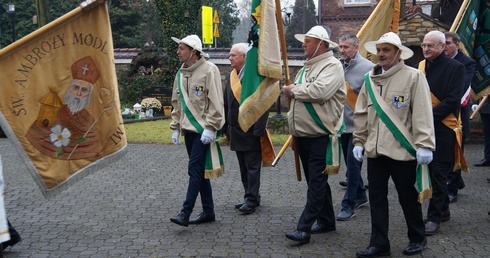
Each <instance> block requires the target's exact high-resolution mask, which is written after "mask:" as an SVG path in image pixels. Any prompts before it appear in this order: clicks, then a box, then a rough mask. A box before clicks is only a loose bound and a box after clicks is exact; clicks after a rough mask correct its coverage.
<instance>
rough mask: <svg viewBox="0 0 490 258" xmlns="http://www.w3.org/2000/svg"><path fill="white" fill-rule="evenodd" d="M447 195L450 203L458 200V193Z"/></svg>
mask: <svg viewBox="0 0 490 258" xmlns="http://www.w3.org/2000/svg"><path fill="white" fill-rule="evenodd" d="M447 197H448V198H449V202H450V203H453V202H457V201H458V195H456V194H448V195H447Z"/></svg>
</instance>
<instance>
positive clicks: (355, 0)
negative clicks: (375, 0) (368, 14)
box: [344, 0, 371, 5]
mask: <svg viewBox="0 0 490 258" xmlns="http://www.w3.org/2000/svg"><path fill="white" fill-rule="evenodd" d="M344 3H345V4H346V5H347V4H369V3H371V0H344Z"/></svg>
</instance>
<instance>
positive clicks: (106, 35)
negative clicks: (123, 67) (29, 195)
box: [0, 0, 127, 197]
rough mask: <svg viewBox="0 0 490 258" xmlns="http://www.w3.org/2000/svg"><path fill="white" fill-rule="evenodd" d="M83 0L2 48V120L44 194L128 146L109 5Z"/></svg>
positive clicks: (97, 167) (59, 187)
mask: <svg viewBox="0 0 490 258" xmlns="http://www.w3.org/2000/svg"><path fill="white" fill-rule="evenodd" d="M89 2H92V3H89ZM84 3H85V4H83V6H84V7H83V8H82V7H79V8H77V9H75V10H73V11H72V12H70V13H68V14H66V15H64V16H63V17H60V18H59V19H57V20H55V21H53V22H51V23H50V24H48V25H46V26H44V27H42V28H40V29H39V30H37V31H35V32H33V33H31V34H29V35H27V36H26V37H24V38H22V39H20V40H18V41H17V42H14V43H13V44H12V45H9V46H7V47H6V48H4V49H2V50H1V51H0V67H1V69H0V71H1V72H0V81H1V82H2V94H0V112H1V114H0V124H1V126H2V128H3V130H4V131H5V133H6V134H7V136H8V138H9V139H10V140H11V141H12V142H13V144H14V146H15V148H16V149H17V150H18V153H19V154H20V155H21V156H22V158H23V160H24V161H25V163H26V164H27V166H28V168H29V171H30V172H31V175H32V177H33V178H34V180H35V181H36V183H37V184H38V186H39V187H40V188H41V190H42V192H43V194H44V196H45V197H51V196H53V195H54V194H56V193H59V192H60V191H61V190H63V189H66V188H67V187H68V186H69V185H71V184H73V183H75V182H76V181H78V180H80V179H81V178H83V177H84V176H86V175H88V174H89V173H91V172H94V171H96V170H98V169H100V168H101V167H102V166H104V165H106V164H108V163H109V162H114V161H115V160H116V159H118V158H120V157H121V156H122V155H123V154H124V152H125V150H126V145H127V141H126V135H125V132H124V126H123V121H122V117H121V112H120V104H119V93H118V88H117V79H116V70H115V65H114V50H113V46H112V35H111V28H110V22H109V14H108V11H107V6H106V4H105V1H100V0H99V1H86V2H84Z"/></svg>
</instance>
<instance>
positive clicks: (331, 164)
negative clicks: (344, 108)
mask: <svg viewBox="0 0 490 258" xmlns="http://www.w3.org/2000/svg"><path fill="white" fill-rule="evenodd" d="M304 71H305V68H304V67H303V68H302V69H301V71H300V75H299V78H298V82H297V83H299V84H302V82H303V78H304V76H303V75H304ZM303 104H304V105H305V108H306V110H307V111H308V114H309V115H310V117H311V118H312V119H313V121H314V122H315V124H316V125H318V126H319V127H320V128H322V129H323V130H324V131H325V132H326V133H327V134H328V137H329V141H328V145H327V150H326V167H325V171H323V174H328V175H336V174H338V173H339V170H340V163H341V160H340V159H341V153H342V144H341V141H340V139H339V138H340V135H341V134H342V133H343V132H344V130H345V125H344V113H343V112H342V115H341V116H340V119H339V121H337V124H336V125H335V126H334V125H333V124H332V123H330V122H329V120H328V118H327V114H326V113H324V112H317V111H316V110H315V107H314V106H313V104H312V103H311V102H303Z"/></svg>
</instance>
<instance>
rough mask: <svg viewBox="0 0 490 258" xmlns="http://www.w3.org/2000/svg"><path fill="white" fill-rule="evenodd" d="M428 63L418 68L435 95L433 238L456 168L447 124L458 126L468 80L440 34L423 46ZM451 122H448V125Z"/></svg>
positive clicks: (444, 216) (429, 214) (443, 217)
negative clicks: (454, 168) (448, 179)
mask: <svg viewBox="0 0 490 258" xmlns="http://www.w3.org/2000/svg"><path fill="white" fill-rule="evenodd" d="M421 47H422V50H423V54H424V57H425V60H423V61H422V62H421V64H420V65H419V69H421V70H422V71H423V72H424V73H425V74H426V79H427V82H428V83H429V87H430V91H431V93H432V113H433V115H434V130H435V134H436V150H435V152H434V159H433V160H432V162H431V163H430V164H429V169H430V179H431V181H432V187H433V188H432V198H431V199H430V202H429V207H428V211H427V221H426V223H425V234H426V235H428V236H431V235H434V234H436V233H437V232H438V231H439V224H440V222H441V221H444V220H447V219H448V216H447V214H449V199H448V195H447V194H448V193H447V178H448V175H449V173H450V172H452V171H453V167H454V164H455V157H456V155H455V146H456V145H455V144H456V135H455V131H454V129H456V128H450V127H449V126H448V124H451V122H452V124H453V125H456V121H455V120H457V117H458V116H459V110H460V106H461V103H460V100H461V96H462V95H463V87H462V86H461V85H464V80H465V76H463V75H464V74H465V68H464V65H463V64H462V63H460V62H458V61H456V60H453V59H451V58H449V57H447V56H446V55H445V54H444V50H445V49H446V37H445V36H444V33H442V32H440V31H431V32H429V33H427V34H426V35H425V37H424V41H423V43H422V44H421ZM448 121H449V122H448Z"/></svg>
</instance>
